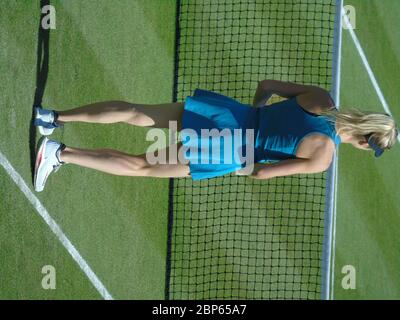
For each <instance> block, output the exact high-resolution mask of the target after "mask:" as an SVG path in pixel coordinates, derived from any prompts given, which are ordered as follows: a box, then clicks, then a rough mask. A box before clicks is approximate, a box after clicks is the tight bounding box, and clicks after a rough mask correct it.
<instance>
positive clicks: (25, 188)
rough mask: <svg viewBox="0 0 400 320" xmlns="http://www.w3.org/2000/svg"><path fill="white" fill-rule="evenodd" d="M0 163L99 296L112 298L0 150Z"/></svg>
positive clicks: (107, 298)
mask: <svg viewBox="0 0 400 320" xmlns="http://www.w3.org/2000/svg"><path fill="white" fill-rule="evenodd" d="M0 164H1V166H2V167H3V168H4V169H5V170H6V172H7V173H8V175H9V176H10V177H11V179H12V180H14V182H15V184H16V185H17V186H18V187H19V189H20V190H21V191H22V193H23V194H24V195H25V197H26V198H27V199H28V200H29V202H30V203H31V204H32V205H33V207H34V208H35V209H36V211H37V212H38V213H39V215H40V216H41V217H42V218H43V220H44V221H45V222H46V224H47V225H48V226H49V228H50V230H51V231H53V233H54V234H55V235H56V237H57V238H58V240H59V241H60V242H61V244H62V245H63V246H64V248H65V249H67V251H68V252H69V254H70V255H71V257H72V258H73V259H74V260H75V262H76V263H77V264H78V265H79V267H80V268H81V269H82V271H83V272H84V273H85V274H86V276H87V277H88V279H89V281H90V282H91V283H92V284H93V285H94V287H95V288H96V289H97V291H98V292H99V293H100V294H101V296H102V297H103V298H104V299H106V300H113V297H112V296H111V294H110V293H109V292H108V291H107V289H106V287H105V286H104V285H103V283H102V282H101V281H100V279H99V278H98V277H97V276H96V274H95V273H94V272H93V270H92V269H91V268H90V267H89V265H88V264H87V262H86V261H85V259H83V258H82V256H81V255H80V253H79V252H78V250H76V248H75V247H74V245H73V244H72V243H71V241H70V240H69V239H68V238H67V236H66V235H65V234H64V233H63V232H62V230H61V228H60V227H59V225H58V224H57V223H56V222H55V221H54V219H53V218H52V217H51V216H50V214H49V213H48V211H47V210H46V208H45V207H44V206H43V205H42V204H41V202H40V201H39V199H38V198H37V197H36V196H35V195H34V194H33V193H32V191H31V190H30V189H29V188H28V186H27V185H26V183H25V181H24V179H23V178H22V177H21V176H20V175H19V173H18V172H17V171H16V170H15V169H14V168H13V166H12V165H11V164H10V162H9V161H8V160H7V158H6V157H5V156H4V155H3V153H2V152H1V151H0Z"/></svg>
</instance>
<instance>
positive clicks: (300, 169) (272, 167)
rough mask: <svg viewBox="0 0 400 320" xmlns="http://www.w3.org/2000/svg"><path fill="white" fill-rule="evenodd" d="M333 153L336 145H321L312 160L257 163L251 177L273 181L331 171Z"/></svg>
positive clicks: (300, 159) (301, 159) (298, 159)
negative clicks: (279, 178)
mask: <svg viewBox="0 0 400 320" xmlns="http://www.w3.org/2000/svg"><path fill="white" fill-rule="evenodd" d="M333 153H334V145H331V144H329V145H321V146H319V147H317V148H316V149H315V151H314V152H313V156H312V157H310V158H297V159H287V160H282V161H279V162H276V163H272V164H263V163H256V164H255V165H254V170H253V173H252V174H251V175H250V176H249V177H250V178H254V179H271V178H275V177H283V176H290V175H293V174H311V173H318V172H323V171H326V170H328V169H329V166H330V164H331V162H332V159H333Z"/></svg>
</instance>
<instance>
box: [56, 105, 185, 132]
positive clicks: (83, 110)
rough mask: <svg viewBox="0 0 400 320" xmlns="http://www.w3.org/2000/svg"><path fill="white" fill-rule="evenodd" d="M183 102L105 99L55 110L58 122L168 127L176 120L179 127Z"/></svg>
mask: <svg viewBox="0 0 400 320" xmlns="http://www.w3.org/2000/svg"><path fill="white" fill-rule="evenodd" d="M183 107H184V103H183V102H177V103H165V104H156V105H147V104H134V103H129V102H125V101H105V102H97V103H93V104H88V105H85V106H82V107H77V108H74V109H70V110H66V111H57V113H58V120H57V121H58V122H60V123H66V122H72V121H79V122H90V123H116V122H124V123H128V124H132V125H135V126H140V127H155V128H168V125H169V121H176V122H177V126H178V129H179V128H181V121H182V115H183Z"/></svg>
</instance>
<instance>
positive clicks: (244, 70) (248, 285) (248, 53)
mask: <svg viewBox="0 0 400 320" xmlns="http://www.w3.org/2000/svg"><path fill="white" fill-rule="evenodd" d="M177 15H178V16H177V39H176V70H175V71H176V74H175V98H176V100H177V101H184V100H185V98H186V96H189V95H191V94H192V93H193V91H194V89H196V88H202V89H207V90H212V91H216V92H220V93H222V94H225V95H228V96H231V97H233V98H235V99H237V100H239V101H240V102H242V103H248V104H251V103H252V98H253V96H254V93H255V89H256V87H257V84H258V81H259V80H263V79H276V80H284V81H294V82H299V83H304V84H314V85H318V86H321V87H324V88H326V89H330V86H331V78H332V58H333V57H332V51H333V29H334V19H335V1H334V0H181V1H178V12H177ZM325 185H326V174H316V175H297V176H292V177H285V178H275V179H271V180H267V181H259V180H252V179H249V178H246V177H238V176H235V175H229V176H224V177H220V178H214V179H209V180H202V181H197V182H196V181H192V180H190V179H173V180H171V184H170V212H169V234H168V259H167V277H166V298H167V299H319V298H320V295H321V258H322V244H323V235H324V209H325V201H326V199H325V198H326V192H325Z"/></svg>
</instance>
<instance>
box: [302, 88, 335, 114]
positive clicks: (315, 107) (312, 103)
mask: <svg viewBox="0 0 400 320" xmlns="http://www.w3.org/2000/svg"><path fill="white" fill-rule="evenodd" d="M296 101H297V103H298V104H299V105H300V107H302V108H303V109H304V110H306V111H308V112H311V113H314V114H316V115H319V114H321V113H322V112H323V111H327V110H331V109H333V108H335V103H334V101H333V99H332V97H331V95H330V94H329V92H328V91H326V90H324V89H322V88H315V89H314V90H311V91H309V92H306V93H303V94H300V95H298V96H296Z"/></svg>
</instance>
